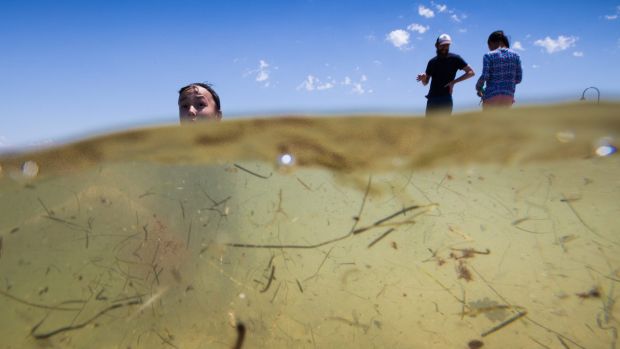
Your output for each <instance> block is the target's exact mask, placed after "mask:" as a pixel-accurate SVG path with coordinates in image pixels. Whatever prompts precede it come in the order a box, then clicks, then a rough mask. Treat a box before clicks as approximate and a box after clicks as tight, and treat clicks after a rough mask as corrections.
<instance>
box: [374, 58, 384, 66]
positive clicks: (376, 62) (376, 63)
mask: <svg viewBox="0 0 620 349" xmlns="http://www.w3.org/2000/svg"><path fill="white" fill-rule="evenodd" d="M372 62H373V63H374V64H375V65H378V66H381V65H383V63H382V62H381V61H380V60H378V59H375V60H374V61H372Z"/></svg>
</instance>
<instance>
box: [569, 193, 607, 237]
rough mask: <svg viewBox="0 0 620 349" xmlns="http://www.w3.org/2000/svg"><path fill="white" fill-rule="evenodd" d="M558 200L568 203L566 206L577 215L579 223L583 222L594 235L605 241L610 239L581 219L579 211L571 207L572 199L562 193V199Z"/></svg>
mask: <svg viewBox="0 0 620 349" xmlns="http://www.w3.org/2000/svg"><path fill="white" fill-rule="evenodd" d="M560 201H562V202H565V203H566V205H568V208H570V210H571V211H573V214H574V215H575V217H577V219H578V220H579V221H580V222H581V224H583V226H584V227H586V228H587V229H588V230H589V231H590V232H591V233H592V234H594V235H596V236H598V237H600V238H601V239H604V240H606V241H610V240H609V239H607V238H605V237H604V236H602V235H601V234H599V233H597V232H596V231H595V230H594V229H593V228H592V227H591V226H589V225H588V224H587V223H586V222H585V221H584V220H583V218H581V215H579V213H577V210H575V208H574V207H573V204H571V201H573V200H570V199H567V198H566V197H565V196H564V195H562V199H561V200H560ZM612 242H613V241H612ZM613 243H616V242H613Z"/></svg>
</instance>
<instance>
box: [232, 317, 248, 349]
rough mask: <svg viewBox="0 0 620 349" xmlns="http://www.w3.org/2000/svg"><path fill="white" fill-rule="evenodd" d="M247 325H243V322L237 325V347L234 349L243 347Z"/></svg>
mask: <svg viewBox="0 0 620 349" xmlns="http://www.w3.org/2000/svg"><path fill="white" fill-rule="evenodd" d="M245 332H246V329H245V325H244V324H243V322H238V323H237V341H236V342H235V345H234V346H233V349H241V347H242V346H243V341H244V340H245Z"/></svg>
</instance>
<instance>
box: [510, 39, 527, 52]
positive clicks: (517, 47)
mask: <svg viewBox="0 0 620 349" xmlns="http://www.w3.org/2000/svg"><path fill="white" fill-rule="evenodd" d="M512 48H513V49H515V50H517V51H525V49H524V48H523V45H522V44H521V41H515V42H514V43H513V44H512Z"/></svg>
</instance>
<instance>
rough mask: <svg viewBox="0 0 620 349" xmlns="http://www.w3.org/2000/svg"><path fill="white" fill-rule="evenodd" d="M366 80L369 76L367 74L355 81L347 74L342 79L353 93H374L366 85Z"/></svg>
mask: <svg viewBox="0 0 620 349" xmlns="http://www.w3.org/2000/svg"><path fill="white" fill-rule="evenodd" d="M366 81H368V77H367V76H366V75H365V74H362V76H361V77H360V79H359V80H358V81H357V82H354V81H353V80H352V79H351V78H350V77H348V76H345V78H344V80H343V81H342V85H344V86H348V87H350V88H351V90H350V91H351V93H354V94H356V95H363V94H365V93H372V90H371V89H368V88H367V87H366V86H364V83H365V82H366Z"/></svg>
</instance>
